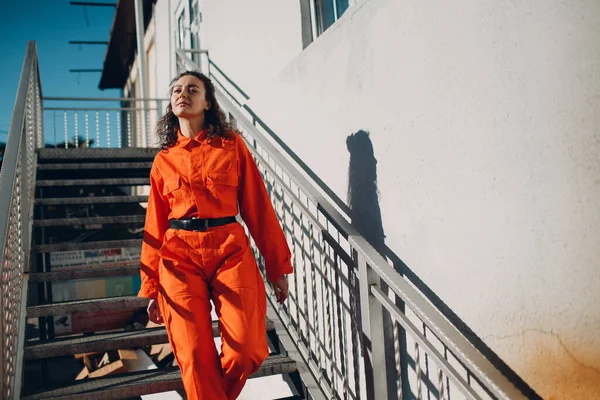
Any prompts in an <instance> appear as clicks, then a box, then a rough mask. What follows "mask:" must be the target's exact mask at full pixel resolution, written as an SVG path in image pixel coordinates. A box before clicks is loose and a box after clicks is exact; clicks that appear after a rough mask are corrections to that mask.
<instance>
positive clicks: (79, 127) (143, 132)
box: [44, 97, 169, 148]
mask: <svg viewBox="0 0 600 400" xmlns="http://www.w3.org/2000/svg"><path fill="white" fill-rule="evenodd" d="M168 101H169V100H168V99H147V100H144V99H138V98H71V97H44V103H45V106H44V117H45V125H46V127H51V128H50V129H46V132H47V133H49V132H51V134H47V135H46V136H45V144H46V146H50V147H64V148H69V147H75V148H79V147H88V148H98V147H103V148H121V147H158V142H157V139H156V138H155V136H154V134H153V131H154V126H155V125H156V122H157V121H158V118H159V117H160V116H162V114H163V113H164V110H165V108H164V107H166V105H167V104H168ZM82 103H83V105H82Z"/></svg>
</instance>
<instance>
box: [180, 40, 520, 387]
mask: <svg viewBox="0 0 600 400" xmlns="http://www.w3.org/2000/svg"><path fill="white" fill-rule="evenodd" d="M178 56H179V58H180V61H181V62H182V65H183V66H184V67H185V68H186V69H195V68H197V66H196V65H195V64H194V62H193V61H192V60H190V59H189V58H188V57H187V56H186V55H185V54H184V53H183V52H178ZM211 65H213V66H214V62H212V61H211ZM219 72H220V73H221V74H222V75H223V76H224V77H225V78H226V79H227V80H228V81H229V78H228V77H227V76H226V75H225V74H224V73H223V72H222V70H220V69H219ZM210 77H211V78H213V79H214V78H215V76H214V75H212V74H211V75H210ZM216 90H217V95H218V98H219V102H220V103H221V104H222V106H223V108H224V109H226V110H228V112H229V113H231V115H232V116H233V117H234V118H235V120H236V121H237V122H239V123H240V124H241V125H242V126H243V127H244V128H245V129H246V130H247V131H248V132H249V134H250V135H251V136H252V138H253V140H254V141H256V142H257V144H258V146H259V147H260V148H262V149H264V150H265V152H266V153H267V154H268V157H269V158H270V159H272V160H274V161H275V164H276V165H278V166H279V168H281V169H282V171H284V172H285V174H286V175H287V177H289V178H290V179H291V180H293V181H294V183H295V184H296V185H297V186H298V187H299V188H302V192H303V193H304V194H305V195H306V196H307V197H308V198H309V199H310V200H311V202H313V203H314V204H316V205H317V207H318V208H319V210H321V211H322V212H324V214H325V215H328V217H329V218H330V222H333V223H334V225H337V226H336V227H337V228H338V229H339V231H340V233H341V234H342V235H344V236H345V237H346V238H347V239H348V242H349V244H350V247H351V250H352V251H354V252H355V253H356V255H357V256H356V260H357V261H356V264H355V266H354V268H355V272H354V273H355V274H356V275H357V276H358V280H359V285H360V294H361V296H363V295H364V296H366V297H365V298H364V299H361V300H360V302H361V309H362V314H363V315H362V319H363V321H362V328H363V329H365V330H364V331H363V335H365V340H367V341H368V347H370V350H369V351H368V353H370V355H365V354H363V357H367V358H368V357H371V362H373V364H372V365H375V362H381V361H382V360H384V358H385V356H384V353H385V349H384V346H383V341H384V338H383V336H381V335H382V330H383V326H380V325H381V323H382V321H383V320H382V319H381V315H382V311H383V310H384V309H385V310H386V311H387V312H388V313H389V315H390V316H391V317H392V318H393V319H394V320H395V321H396V323H399V324H400V325H402V326H403V327H404V328H409V329H407V332H409V331H410V326H409V325H408V324H406V321H405V317H404V316H403V313H402V312H401V311H400V310H399V309H398V307H397V304H394V303H390V302H389V295H390V294H391V293H384V291H382V289H383V286H382V282H383V283H385V284H386V286H388V287H389V289H391V290H392V292H393V293H394V295H395V297H396V298H397V299H398V300H400V301H401V302H403V303H404V304H405V305H407V306H408V307H409V308H410V309H411V310H412V312H414V313H415V315H416V316H417V317H418V318H419V319H420V320H421V321H422V323H423V324H424V326H427V329H429V330H430V332H432V333H433V334H434V335H435V336H436V338H437V339H438V340H439V341H440V342H441V343H443V345H444V348H445V349H447V350H449V351H450V352H451V353H452V354H453V355H455V356H456V357H457V360H458V362H459V363H460V364H462V365H463V366H465V368H468V369H467V371H468V374H469V377H472V378H475V380H476V381H477V382H479V383H480V384H482V387H484V388H485V391H486V392H487V394H488V395H490V397H491V398H499V399H525V398H526V396H525V395H524V394H523V393H522V392H521V390H519V389H518V388H517V387H516V386H515V385H514V384H513V383H512V382H511V381H510V380H508V378H507V377H506V376H504V375H503V374H502V373H501V372H500V371H499V370H498V369H497V368H495V367H494V366H493V365H492V363H491V362H490V361H489V360H488V359H487V358H486V357H484V356H483V355H482V354H481V352H480V351H479V350H478V349H476V348H475V347H474V346H473V345H472V344H471V343H470V342H469V340H468V339H467V338H465V336H464V335H463V334H462V333H461V332H460V330H459V329H457V328H456V327H455V326H454V325H453V324H452V323H450V322H449V321H448V319H447V318H446V317H445V316H444V314H443V313H442V312H441V311H440V310H438V309H437V308H436V307H434V306H433V305H432V304H431V303H429V302H428V301H427V300H426V298H425V297H423V295H422V294H421V293H419V292H418V291H417V290H416V289H415V288H414V287H413V286H411V285H410V284H409V283H408V282H407V281H406V279H405V278H404V277H403V276H402V275H400V274H399V273H398V272H397V271H396V270H394V268H393V267H391V266H390V265H389V263H388V262H387V261H386V260H385V259H384V258H383V257H382V256H381V255H379V253H378V252H377V251H376V250H375V249H374V248H373V246H371V245H370V244H369V243H368V242H367V240H366V239H365V238H364V237H362V236H361V235H359V234H358V233H357V232H356V231H355V230H354V228H353V227H352V226H351V225H350V224H349V222H348V218H349V212H348V211H349V209H348V207H347V205H346V204H345V203H344V202H342V201H341V199H339V198H338V197H337V196H336V195H335V193H333V192H332V191H331V190H330V189H329V188H328V187H327V186H326V185H325V184H324V183H323V182H322V181H321V180H320V179H319V178H318V177H317V176H316V175H315V174H314V173H313V172H312V171H311V170H310V169H309V168H308V167H307V166H306V164H304V163H303V162H302V160H300V159H299V157H298V156H297V155H295V154H294V153H293V152H292V151H291V149H289V147H288V146H287V145H286V144H285V143H284V142H283V141H282V140H281V138H279V136H278V135H276V134H275V132H273V131H272V130H271V129H270V128H269V127H268V126H267V125H266V124H264V122H262V121H261V120H260V119H259V118H258V116H257V115H256V114H255V113H254V112H253V111H252V110H251V109H250V107H248V106H247V105H243V106H241V107H236V106H235V105H234V104H233V103H232V102H231V101H230V100H229V99H228V98H227V96H226V95H225V94H224V93H222V92H221V91H220V89H219V87H218V86H216ZM231 97H232V98H233V96H231ZM243 110H245V111H246V112H247V113H248V114H249V116H250V117H248V116H247V115H246V114H245V113H244V112H243ZM249 118H252V120H253V121H252V122H250V120H249ZM257 122H258V123H259V124H260V126H261V128H262V129H264V130H265V132H266V133H267V134H268V135H269V136H270V138H269V139H270V140H269V139H267V138H266V137H265V135H264V134H263V133H262V132H261V131H260V130H259V129H258V128H257V127H256V126H255V123H257ZM273 141H274V142H276V143H277V145H278V146H279V147H280V149H282V150H283V152H282V151H281V150H280V149H278V148H276V147H275V145H274V144H273V143H272V142H273ZM249 144H251V143H249ZM249 148H250V149H251V151H252V152H253V154H254V155H255V157H257V159H258V160H260V161H261V164H262V165H266V167H265V169H266V170H272V168H270V167H269V163H268V162H266V160H265V159H264V158H262V156H261V155H260V153H258V152H257V151H256V150H255V149H254V148H252V146H249ZM282 153H284V154H285V155H283V154H282ZM286 156H287V157H289V158H291V159H292V160H293V161H294V162H295V163H296V164H297V165H298V166H299V167H300V171H299V170H298V168H297V167H295V166H294V165H292V163H291V162H289V161H288V159H287V157H286ZM304 174H306V175H308V176H309V177H310V178H311V179H312V181H309V180H308V179H306V178H305V177H304ZM270 176H273V177H274V180H275V181H277V182H279V185H280V186H282V187H285V186H286V185H285V182H283V181H282V179H281V178H280V177H279V176H278V174H277V173H275V174H274V173H272V172H271V173H270ZM315 177H316V179H315ZM313 182H316V183H317V184H316V185H315V184H314V183H313ZM322 192H325V193H326V194H327V196H329V199H328V198H326V197H325V196H323V195H322V194H321V193H322ZM332 201H333V203H335V205H337V206H338V207H337V208H336V207H335V205H334V204H333V203H332ZM340 203H341V204H340ZM284 207H285V204H284ZM338 208H339V209H340V210H342V213H346V214H347V215H346V216H343V215H342V213H340V212H339V211H338ZM292 212H293V210H292ZM308 218H309V219H310V216H309V217H308ZM317 226H318V224H317ZM311 229H312V228H311ZM292 230H293V228H292ZM294 240H295V239H294ZM303 278H304V279H306V277H303ZM294 284H295V285H296V284H297V283H296V282H294ZM314 285H315V284H314V282H313V290H314ZM304 290H305V293H304V296H305V297H306V295H307V292H306V283H305V284H304ZM386 290H387V289H386ZM367 298H371V299H373V300H375V303H373V302H372V301H370V300H369V301H368V299H367ZM385 298H387V300H385ZM295 301H298V298H297V296H296V299H295ZM305 301H306V299H305ZM367 301H368V303H367ZM296 307H298V304H296ZM305 312H308V309H307V310H306V311H305ZM401 314H402V315H401ZM280 317H281V315H280ZM355 317H356V315H355ZM306 318H307V317H305V320H306ZM374 322H375V325H373V323H374ZM296 323H299V320H298V321H297V322H296ZM365 324H366V325H369V324H371V328H369V327H368V326H366V325H365ZM296 329H298V327H296ZM316 329H317V330H318V326H317V328H316ZM373 329H375V330H377V331H378V332H377V335H379V336H377V335H376V336H373V337H372V334H373ZM420 335H421V334H420V333H418V334H417V335H416V336H415V337H414V339H415V340H416V342H415V343H418V342H419V341H420V340H421V337H420ZM379 339H381V340H379ZM363 346H364V343H363ZM425 347H426V348H428V349H429V351H432V349H433V351H434V352H435V348H432V347H431V346H429V347H427V346H425ZM301 353H302V351H301ZM376 353H377V354H376ZM431 354H432V355H433V358H434V359H436V354H434V353H431ZM309 358H310V355H309ZM437 358H439V357H437ZM309 361H310V360H309ZM416 362H418V359H417V361H416ZM440 362H441V365H439V368H440V370H441V371H444V373H452V374H454V372H453V371H454V368H448V365H449V364H448V363H447V361H444V360H442V361H440ZM308 364H309V368H310V362H308ZM384 365H385V364H384ZM380 367H381V366H380ZM319 368H321V366H319ZM417 368H419V367H418V366H417ZM313 373H314V369H313ZM385 374H386V373H385V371H383V374H380V376H378V377H377V378H378V383H379V386H384V387H383V388H382V387H379V388H375V389H374V390H375V392H374V393H375V394H374V395H373V394H371V395H372V396H374V398H376V399H379V398H385V396H386V393H387V392H386V390H387V389H386V388H385V386H386V385H385V382H386V378H385ZM440 374H441V372H440ZM381 375H383V376H381ZM440 376H442V375H440ZM381 379H383V381H382V380H381ZM355 380H356V379H355ZM441 380H442V378H441V377H440V381H441ZM452 381H453V382H455V383H456V384H457V387H458V388H459V389H460V391H462V392H463V394H464V395H465V396H467V398H473V399H478V398H482V397H481V395H480V394H479V393H477V392H475V391H473V390H472V388H471V387H470V386H465V381H464V379H462V378H461V377H460V376H458V375H453V376H452ZM373 385H375V386H376V385H377V384H373V383H372V386H373ZM442 387H443V386H442ZM419 391H420V389H419ZM371 395H370V396H371Z"/></svg>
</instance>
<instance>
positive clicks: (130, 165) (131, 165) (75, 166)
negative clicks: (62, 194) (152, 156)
mask: <svg viewBox="0 0 600 400" xmlns="http://www.w3.org/2000/svg"><path fill="white" fill-rule="evenodd" d="M37 168H38V170H42V171H57V170H79V169H93V170H99V169H148V170H149V169H150V168H152V163H151V162H114V163H105V162H97V163H48V164H38V166H37Z"/></svg>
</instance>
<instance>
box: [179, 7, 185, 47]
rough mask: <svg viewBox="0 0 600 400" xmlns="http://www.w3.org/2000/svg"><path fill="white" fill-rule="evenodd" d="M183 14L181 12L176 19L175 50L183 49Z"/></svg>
mask: <svg viewBox="0 0 600 400" xmlns="http://www.w3.org/2000/svg"><path fill="white" fill-rule="evenodd" d="M184 44H185V12H184V11H181V14H179V17H178V18H177V48H178V49H183V48H184V47H185V45H184Z"/></svg>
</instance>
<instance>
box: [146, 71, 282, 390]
mask: <svg viewBox="0 0 600 400" xmlns="http://www.w3.org/2000/svg"><path fill="white" fill-rule="evenodd" d="M157 131H158V135H159V137H160V139H161V141H162V150H161V151H160V152H159V153H158V154H157V156H156V158H155V159H154V163H153V165H152V170H151V172H150V195H149V197H148V209H147V211H146V224H145V228H144V241H143V244H142V255H141V277H142V287H141V290H140V292H139V294H138V296H141V297H147V298H149V299H150V302H149V305H148V314H149V317H150V320H151V321H153V322H155V323H159V324H161V323H164V324H165V325H166V329H167V332H168V334H169V341H170V342H171V346H172V348H173V352H174V353H175V357H176V358H177V363H178V364H179V367H180V368H181V375H182V378H183V384H184V387H185V391H186V394H187V397H188V399H190V400H193V399H205V400H221V399H223V400H224V399H229V400H231V399H235V398H237V396H238V395H239V393H240V391H241V390H242V388H243V386H244V384H245V382H246V379H247V378H248V376H249V375H251V374H252V373H254V372H255V371H256V370H257V369H258V368H259V367H260V365H261V364H262V362H263V361H264V360H265V358H266V357H267V355H268V347H267V336H266V326H265V322H266V296H265V287H264V283H263V280H262V278H261V275H260V272H259V271H258V267H257V265H256V261H255V259H254V256H253V254H252V251H251V249H250V247H249V242H248V237H247V236H246V234H245V231H244V228H243V227H242V225H240V224H239V223H238V222H236V219H235V216H236V215H237V214H238V210H239V213H240V215H241V217H242V218H243V220H244V222H245V223H246V225H247V226H248V229H249V230H250V233H251V234H252V237H253V238H254V240H255V242H256V244H257V246H258V248H259V250H260V252H261V254H262V255H263V257H264V260H265V269H266V273H267V278H268V280H269V281H270V282H271V284H272V286H273V288H274V290H275V293H276V296H277V300H278V301H279V302H283V301H285V299H286V298H287V296H288V284H287V279H286V276H285V275H286V274H289V273H291V272H292V271H293V270H292V265H291V262H290V258H291V256H290V250H289V247H288V245H287V242H286V239H285V236H284V234H283V231H282V229H281V226H280V225H279V221H278V220H277V216H276V215H275V212H274V210H273V207H272V205H271V201H270V200H269V196H268V193H267V191H266V189H265V185H264V183H263V181H262V177H261V175H260V172H259V170H258V168H257V167H256V164H255V163H254V159H253V158H252V155H251V154H250V152H249V151H248V148H247V147H246V145H245V144H244V141H243V140H242V138H241V137H240V136H239V135H238V133H237V132H235V131H234V130H233V129H231V128H230V127H229V126H228V124H227V123H226V121H225V115H224V113H223V111H222V110H221V109H220V108H219V104H218V103H217V100H216V98H215V89H214V86H213V84H212V82H211V81H210V79H208V78H207V77H206V76H204V75H203V74H200V73H198V72H195V71H187V72H183V73H182V74H180V75H179V76H177V77H176V78H175V79H174V80H173V82H172V84H171V102H170V104H169V106H168V107H167V113H166V114H165V116H163V117H162V118H161V119H160V121H159V122H158V126H157ZM210 300H212V301H213V303H214V306H215V311H216V314H217V316H218V318H219V332H220V335H221V339H222V345H221V354H220V355H219V354H218V353H217V350H216V347H215V344H214V338H213V330H212V321H211V320H212V318H211V305H210Z"/></svg>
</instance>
